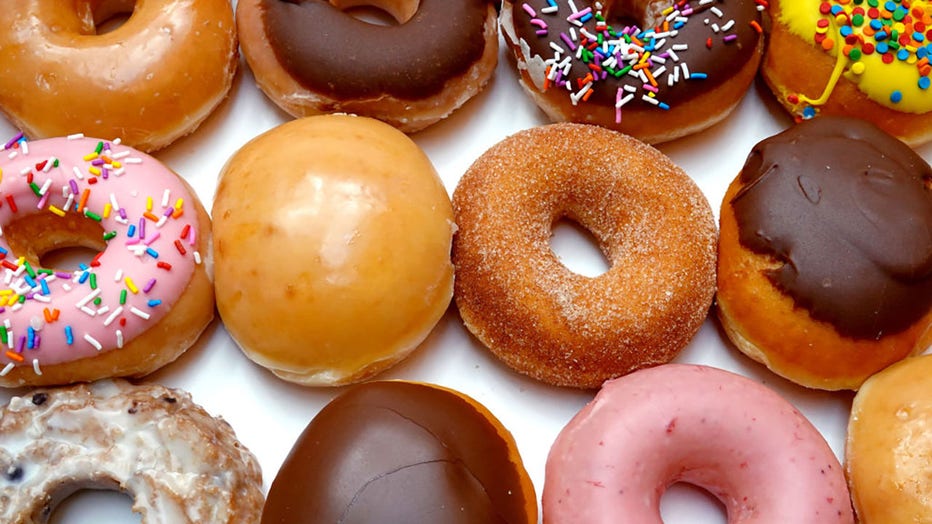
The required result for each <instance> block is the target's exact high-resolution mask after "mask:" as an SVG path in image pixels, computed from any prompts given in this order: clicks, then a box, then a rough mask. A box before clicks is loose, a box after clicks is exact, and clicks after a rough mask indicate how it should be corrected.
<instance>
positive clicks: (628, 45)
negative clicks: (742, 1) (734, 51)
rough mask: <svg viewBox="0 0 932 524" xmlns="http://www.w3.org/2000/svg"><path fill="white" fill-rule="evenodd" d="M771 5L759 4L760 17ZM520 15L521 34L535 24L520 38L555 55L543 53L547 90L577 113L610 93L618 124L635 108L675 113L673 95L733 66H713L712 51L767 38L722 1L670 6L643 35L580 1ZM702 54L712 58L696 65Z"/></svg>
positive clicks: (559, 0)
mask: <svg viewBox="0 0 932 524" xmlns="http://www.w3.org/2000/svg"><path fill="white" fill-rule="evenodd" d="M728 3H729V4H732V5H734V4H737V2H735V1H731V2H728ZM766 5H767V4H766V0H758V2H757V9H758V10H763V9H764V8H765V7H766ZM656 6H657V4H654V6H652V7H656ZM520 7H521V9H522V11H523V12H524V14H525V15H524V16H525V20H524V21H519V20H516V22H515V26H516V28H518V27H519V25H521V24H529V25H530V26H531V27H532V28H533V31H525V30H523V28H519V29H518V33H519V35H524V34H525V33H532V34H533V35H536V36H537V38H538V39H539V40H540V41H543V42H546V44H545V45H546V47H547V48H549V49H548V51H546V54H545V52H544V51H543V50H542V49H539V51H540V52H538V54H539V55H540V56H541V57H543V58H544V63H545V65H546V73H545V77H546V78H545V80H544V85H543V89H544V90H550V89H563V90H565V91H566V93H567V96H568V97H569V99H570V100H571V102H572V104H573V105H577V104H580V103H582V102H587V101H589V100H590V97H592V96H593V92H595V91H596V90H597V89H603V90H604V89H609V90H610V91H611V93H610V94H611V96H612V97H613V99H614V100H613V102H614V103H613V106H614V109H615V122H616V123H620V122H621V118H622V109H623V108H624V107H625V106H626V105H627V104H629V103H632V102H641V103H644V104H649V105H651V106H654V107H656V108H658V109H662V110H666V109H669V108H670V107H671V104H673V103H675V100H674V99H673V98H671V97H670V96H668V95H669V94H670V93H671V91H672V90H673V89H674V88H675V87H677V86H685V85H686V84H693V85H695V84H696V83H701V82H702V81H704V80H706V79H707V78H709V77H710V76H711V75H715V74H716V73H717V72H718V71H717V70H716V71H710V70H708V69H707V67H711V65H712V64H715V67H716V69H717V68H718V67H719V65H718V64H716V60H721V61H722V62H725V61H728V60H729V59H730V58H731V57H725V56H721V57H720V58H718V59H710V58H711V57H712V56H713V55H712V53H710V51H715V50H717V48H719V47H722V46H725V47H727V46H736V45H739V44H738V43H737V42H738V39H739V35H740V33H741V32H752V36H753V37H755V38H756V37H757V35H759V34H760V33H761V32H762V29H761V26H760V23H759V22H758V21H757V20H756V19H751V20H746V19H744V18H741V17H737V16H733V14H732V13H731V12H730V11H729V10H728V9H726V3H725V2H722V1H718V0H698V2H690V1H687V0H680V1H676V2H670V3H668V4H666V7H665V8H663V9H662V10H659V14H658V17H657V19H658V20H657V21H656V22H655V25H654V26H653V27H644V28H642V27H640V26H639V25H638V24H636V23H632V24H625V23H623V22H622V21H621V19H618V21H619V24H616V25H612V24H611V23H610V22H609V19H610V16H609V14H608V13H606V12H605V11H604V9H603V6H602V4H601V3H595V4H594V5H593V6H588V5H586V6H583V7H582V8H579V7H577V5H576V4H575V3H574V1H573V0H545V1H544V2H543V5H536V6H535V5H531V4H530V3H527V2H525V3H522V4H520ZM515 17H516V18H517V17H518V15H517V14H516V15H515ZM527 38H528V39H532V38H531V37H527ZM531 45H532V47H534V45H535V44H534V43H531ZM750 47H752V48H753V47H754V46H750ZM700 54H703V55H705V56H702V57H701V60H699V61H697V60H695V59H696V57H697V56H698V55H700ZM607 86H610V87H607ZM686 89H687V90H688V89H695V88H694V87H686Z"/></svg>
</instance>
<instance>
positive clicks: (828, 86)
mask: <svg viewBox="0 0 932 524" xmlns="http://www.w3.org/2000/svg"><path fill="white" fill-rule="evenodd" d="M770 12H771V13H772V17H773V27H772V30H771V32H770V35H769V39H768V44H767V53H766V55H765V56H764V61H763V63H762V64H761V73H762V76H763V78H764V80H765V81H766V82H767V84H768V85H769V86H770V88H771V90H772V91H773V92H774V94H775V95H776V97H777V100H778V101H779V102H780V103H781V104H782V105H783V107H784V108H785V109H786V110H787V111H789V112H790V114H792V115H793V117H794V118H796V119H797V120H804V119H808V118H812V117H814V116H816V115H835V116H851V117H855V118H860V119H863V120H867V121H869V122H871V123H873V124H874V125H876V126H877V127H879V128H881V129H882V130H884V131H886V132H887V133H889V134H891V135H893V136H895V137H897V138H899V139H900V140H903V141H904V142H906V143H907V144H910V145H917V144H920V143H925V142H928V141H929V140H932V116H930V115H932V64H930V63H929V60H930V58H932V56H930V55H932V45H930V43H929V42H930V38H932V2H929V1H927V0H913V1H905V0H866V1H864V0H856V1H853V2H852V1H849V0H826V1H818V2H808V1H802V0H771V9H770ZM800 64H805V65H806V67H800Z"/></svg>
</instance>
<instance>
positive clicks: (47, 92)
mask: <svg viewBox="0 0 932 524" xmlns="http://www.w3.org/2000/svg"><path fill="white" fill-rule="evenodd" d="M2 9H3V20H4V30H3V31H2V32H0V110H2V112H3V113H5V114H6V115H7V116H8V117H9V118H10V120H12V122H13V124H14V125H15V126H16V127H17V128H19V129H22V130H23V131H25V132H26V135H27V136H29V137H30V138H33V139H35V138H48V137H55V136H67V135H70V134H73V133H85V134H87V135H88V136H98V137H103V138H114V137H121V138H122V139H123V142H124V143H126V144H127V145H130V146H133V147H135V148H137V149H140V150H142V151H152V150H155V149H160V148H163V147H165V146H167V145H168V144H169V143H171V142H172V141H174V140H176V139H178V138H180V137H182V136H184V135H186V134H188V133H190V132H191V131H193V130H194V129H195V128H196V127H197V126H198V125H200V124H201V122H203V121H204V119H205V118H207V116H208V115H209V114H210V113H211V112H212V111H213V110H214V108H215V107H216V106H217V105H218V104H219V103H220V102H221V101H222V100H223V98H224V97H226V95H227V93H228V92H229V90H230V87H231V85H232V83H233V74H234V73H235V72H236V65H237V56H238V53H237V43H236V27H235V25H234V22H233V8H232V7H231V6H230V2H229V0H74V1H71V2H62V1H60V0H15V1H7V2H3V7H2ZM119 14H128V15H129V16H128V18H127V19H126V20H125V21H124V23H123V24H122V25H120V26H119V27H116V28H115V29H113V30H112V31H110V32H105V31H101V32H100V34H98V31H99V29H100V28H99V27H98V26H99V25H100V24H102V23H105V22H106V21H107V20H109V19H111V18H113V17H114V16H115V15H119Z"/></svg>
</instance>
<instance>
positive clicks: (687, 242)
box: [453, 123, 717, 388]
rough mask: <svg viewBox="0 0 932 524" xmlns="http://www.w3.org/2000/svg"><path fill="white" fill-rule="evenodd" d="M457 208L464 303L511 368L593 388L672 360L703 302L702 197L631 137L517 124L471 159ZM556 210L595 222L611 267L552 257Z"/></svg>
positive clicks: (706, 210) (706, 247)
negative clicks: (586, 266)
mask: <svg viewBox="0 0 932 524" xmlns="http://www.w3.org/2000/svg"><path fill="white" fill-rule="evenodd" d="M538 159H539V160H538ZM453 207H454V217H455V220H456V224H457V227H458V229H457V233H456V235H455V236H454V243H453V262H454V266H455V267H456V280H455V282H454V298H455V300H456V304H457V307H458V308H459V311H460V315H461V316H462V318H463V321H464V323H465V324H466V326H467V328H469V330H470V331H471V332H472V334H473V335H474V336H476V338H478V339H479V340H480V341H481V342H482V343H483V344H485V345H486V346H487V347H488V348H489V349H490V350H491V351H492V352H493V353H494V354H495V355H496V356H497V357H499V358H500V359H501V360H503V361H504V362H505V363H506V364H508V365H509V366H511V367H512V368H514V369H516V370H517V371H519V372H521V373H524V374H527V375H530V376H531V377H534V378H536V379H538V380H542V381H544V382H548V383H551V384H555V385H561V386H573V387H581V388H597V387H599V386H600V385H601V384H602V382H604V381H605V380H607V379H609V378H612V377H616V376H619V375H623V374H625V373H628V372H631V371H633V370H635V369H638V368H642V367H646V366H651V365H656V364H661V363H664V362H668V361H669V360H671V359H672V358H673V357H675V356H676V355H677V354H678V353H679V351H681V350H682V349H683V348H684V347H685V346H686V345H687V344H688V343H689V341H690V340H691V339H692V337H693V336H694V335H695V334H696V332H697V331H698V330H699V327H700V326H701V325H702V323H703V322H704V320H705V318H706V317H707V315H708V310H709V307H710V305H711V303H712V297H713V295H714V291H715V244H716V237H717V231H716V227H715V223H714V219H713V216H712V210H711V207H710V206H709V203H708V201H707V200H706V198H705V196H704V195H703V194H702V192H701V191H700V190H699V188H698V187H697V186H696V184H695V183H694V182H693V181H692V179H690V178H689V177H688V176H687V175H686V174H685V173H684V172H683V171H682V170H681V169H680V168H679V167H677V166H676V165H674V164H673V162H672V161H670V160H669V159H668V158H667V157H665V156H664V155H663V154H662V153H660V152H659V151H657V150H656V149H654V148H652V147H650V146H648V145H647V144H644V143H642V142H639V141H637V140H636V139H634V138H631V137H628V136H626V135H622V134H621V133H618V132H615V131H611V130H608V129H604V128H600V127H597V126H592V125H583V124H571V123H562V124H551V125H549V126H542V127H539V128H535V129H530V130H526V131H522V132H519V133H517V134H515V135H513V136H511V137H509V138H506V139H505V140H503V141H502V142H500V143H499V144H497V145H495V146H493V147H492V148H491V149H489V150H488V151H487V152H486V153H485V154H483V155H482V156H481V157H480V158H479V159H478V160H476V162H475V163H474V164H473V165H472V166H471V167H470V168H469V169H468V170H467V172H466V173H465V174H464V175H463V177H462V179H461V180H460V182H459V184H458V186H457V188H456V190H455V191H454V195H453ZM562 217H566V218H569V219H570V220H573V221H576V222H577V223H579V224H580V225H582V226H583V227H584V228H586V229H587V230H589V232H591V233H592V234H593V236H594V237H595V238H596V241H597V243H598V244H599V247H600V248H601V250H602V252H603V254H604V255H605V257H606V259H608V261H609V262H610V264H611V267H610V269H609V270H608V272H606V273H605V274H603V275H600V276H598V277H595V278H589V277H584V276H581V275H578V274H575V273H572V272H571V271H569V270H568V269H567V268H566V267H565V266H564V265H563V264H562V263H561V262H560V261H559V260H558V259H557V257H556V256H555V255H554V254H553V252H552V250H551V249H550V246H549V239H550V236H551V229H552V225H553V223H554V222H556V221H557V220H559V219H560V218H562Z"/></svg>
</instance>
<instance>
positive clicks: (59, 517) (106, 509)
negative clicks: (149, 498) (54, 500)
mask: <svg viewBox="0 0 932 524" xmlns="http://www.w3.org/2000/svg"><path fill="white" fill-rule="evenodd" d="M132 507H133V501H132V499H131V498H130V497H129V496H128V495H127V494H126V493H123V492H121V491H119V490H117V489H112V490H110V489H104V488H95V489H82V490H78V491H76V492H74V493H73V494H71V495H68V496H66V498H65V499H64V500H62V501H61V502H60V503H59V504H58V505H57V506H55V507H54V508H53V509H52V513H51V515H49V520H48V523H49V524H67V523H68V522H134V523H135V522H142V515H140V514H139V513H134V512H133V509H132ZM79 516H80V518H79Z"/></svg>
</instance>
